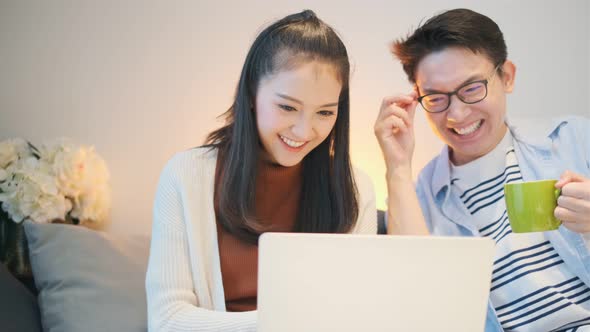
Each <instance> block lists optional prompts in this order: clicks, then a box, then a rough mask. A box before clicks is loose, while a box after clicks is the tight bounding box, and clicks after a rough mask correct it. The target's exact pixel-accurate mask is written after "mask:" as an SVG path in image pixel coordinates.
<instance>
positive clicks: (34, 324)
mask: <svg viewBox="0 0 590 332" xmlns="http://www.w3.org/2000/svg"><path fill="white" fill-rule="evenodd" d="M377 220H378V230H379V233H381V234H383V233H385V227H386V225H385V215H384V212H383V211H378V217H377ZM24 227H25V232H26V236H27V240H28V245H29V256H30V261H31V268H32V270H33V276H32V277H21V278H17V277H15V276H13V275H12V274H11V273H10V272H9V271H8V270H7V269H6V267H5V266H4V265H2V264H0V331H2V332H29V331H35V332H38V331H51V332H71V331H84V332H93V331H97V332H98V331H100V332H109V331H112V332H122V331H146V330H147V309H146V308H147V304H146V298H145V288H144V278H145V272H146V269H147V261H148V256H149V237H147V236H140V235H116V234H107V233H104V232H98V231H94V230H90V229H87V228H84V227H80V226H73V225H65V224H36V223H32V222H26V223H25V225H24Z"/></svg>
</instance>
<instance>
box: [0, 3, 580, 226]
mask: <svg viewBox="0 0 590 332" xmlns="http://www.w3.org/2000/svg"><path fill="white" fill-rule="evenodd" d="M457 7H466V8H470V9H473V10H476V11H479V12H481V13H483V14H485V15H487V16H489V17H491V18H492V19H493V20H494V21H496V22H497V23H498V24H499V26H500V28H501V29H502V30H503V32H504V34H505V39H506V42H507V44H508V53H509V58H510V59H511V60H513V61H514V62H515V63H516V65H517V76H516V87H515V90H514V92H513V94H512V95H511V96H510V97H509V107H508V114H509V115H510V116H511V117H513V118H519V119H524V120H526V121H538V120H539V119H543V118H550V117H554V116H559V115H566V114H577V115H583V116H590V24H589V21H590V5H589V2H588V1H586V0H563V1H538V0H537V1H507V0H496V1H483V0H481V1H458V0H447V1H444V3H443V2H441V1H435V0H414V1H398V0H387V1H378V0H364V1H347V0H340V1H330V0H314V1H276V0H274V1H270V0H269V1H257V0H250V1H237V0H236V1H228V0H215V1H214V0H201V1H188V0H187V1H181V0H172V1H163V0H162V1H147V0H146V1H140V0H117V1H115V0H103V1H86V0H76V1H74V0H53V1H42V0H36V1H34V0H0V140H2V139H6V138H10V137H22V138H25V139H28V140H30V141H33V142H40V141H43V140H45V139H51V138H55V137H61V136H65V137H71V138H72V139H73V140H74V141H75V142H78V143H83V144H90V145H94V146H95V147H96V149H97V151H98V152H99V153H100V154H101V155H102V156H103V157H104V159H105V160H106V162H107V164H108V166H109V169H110V172H111V184H112V189H113V210H112V216H111V219H112V220H111V223H110V225H109V226H108V231H110V232H123V233H142V234H148V233H149V232H150V230H151V213H152V202H153V197H154V193H155V188H156V184H157V180H158V177H159V173H160V171H161V169H162V167H163V166H164V164H165V163H166V161H167V160H168V159H169V158H170V157H171V156H172V155H173V154H174V153H176V152H178V151H181V150H185V149H187V148H191V147H194V146H197V145H200V144H201V143H202V142H203V139H204V138H205V136H206V134H207V133H208V132H209V131H211V130H212V129H215V128H217V127H218V126H220V125H221V124H222V122H221V121H220V120H218V119H217V116H218V115H220V114H221V113H223V112H224V111H225V110H226V109H227V108H228V107H229V106H230V104H231V100H232V97H233V94H234V89H235V84H236V82H237V79H238V76H239V74H240V70H241V67H242V64H243V61H244V57H245V55H246V52H247V50H248V48H249V46H250V44H251V43H252V41H253V39H254V38H255V36H256V34H257V33H258V32H259V31H260V30H261V29H262V28H263V27H264V26H266V25H267V24H269V23H271V22H272V21H274V20H276V19H279V18H281V17H283V16H285V15H287V14H290V13H293V12H297V11H300V10H302V9H306V8H309V9H312V10H314V11H315V12H316V13H317V14H318V16H319V17H320V18H321V19H323V20H324V21H326V22H327V23H328V24H330V25H332V26H333V27H334V28H335V29H336V30H337V31H338V32H339V33H340V35H341V36H342V39H343V40H344V42H345V44H346V46H347V48H348V51H349V54H350V57H351V62H352V65H353V73H352V81H351V103H352V116H351V117H352V119H351V121H352V127H351V135H352V158H353V163H354V164H355V165H356V166H358V167H360V168H361V169H363V170H365V171H366V172H367V173H368V174H369V175H370V176H371V178H372V179H373V181H374V184H375V189H376V191H377V206H378V207H379V208H385V195H386V187H385V182H384V174H385V165H384V163H383V161H382V158H381V153H380V150H379V147H378V144H377V141H376V139H375V137H374V135H373V123H374V121H375V118H376V116H377V113H378V110H379V105H380V103H381V99H382V98H383V97H384V96H386V95H389V94H394V93H399V92H408V91H410V89H411V87H410V85H409V83H408V82H407V80H406V76H405V74H404V73H403V71H402V69H401V66H400V65H399V63H398V62H397V61H395V60H394V59H393V57H392V56H391V55H390V53H389V49H388V44H389V43H390V42H391V41H392V40H393V39H396V38H399V37H403V36H406V35H407V34H408V33H409V32H411V31H412V30H413V29H414V28H415V27H417V26H418V25H419V23H420V22H422V21H424V20H425V19H427V18H429V17H430V16H432V15H434V14H436V13H439V12H440V11H442V10H445V9H452V8H457ZM416 126H417V127H416V132H417V148H416V150H417V151H416V154H415V157H414V168H415V173H416V174H417V172H418V171H419V169H421V168H422V167H423V166H424V165H425V164H426V163H427V162H428V160H430V159H431V158H432V157H433V156H434V155H435V154H437V153H438V152H439V151H440V149H441V147H442V145H441V143H439V142H438V140H437V139H436V137H434V135H433V134H432V132H431V131H430V128H429V127H428V124H427V123H426V120H425V117H424V114H423V111H421V110H419V111H418V112H417V120H416Z"/></svg>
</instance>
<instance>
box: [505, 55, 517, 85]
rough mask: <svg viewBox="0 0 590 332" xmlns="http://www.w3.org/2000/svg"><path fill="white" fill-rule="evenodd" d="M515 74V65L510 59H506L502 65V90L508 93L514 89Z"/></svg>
mask: <svg viewBox="0 0 590 332" xmlns="http://www.w3.org/2000/svg"><path fill="white" fill-rule="evenodd" d="M515 76H516V65H514V63H513V62H512V61H510V60H506V61H505V62H504V64H503V65H502V85H503V86H504V92H507V93H510V92H512V90H513V89H514V78H515Z"/></svg>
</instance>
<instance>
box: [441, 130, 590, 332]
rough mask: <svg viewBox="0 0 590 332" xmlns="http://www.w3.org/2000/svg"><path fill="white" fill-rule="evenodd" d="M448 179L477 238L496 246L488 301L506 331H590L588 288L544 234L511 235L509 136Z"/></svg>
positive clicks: (512, 157) (515, 177)
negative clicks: (506, 193) (506, 196)
mask: <svg viewBox="0 0 590 332" xmlns="http://www.w3.org/2000/svg"><path fill="white" fill-rule="evenodd" d="M451 177H452V181H451V183H452V192H453V194H454V195H457V196H458V197H459V199H460V200H461V201H462V202H463V204H464V205H465V207H466V209H467V211H468V212H469V213H470V214H471V220H472V222H473V223H474V224H475V225H476V227H477V229H478V230H479V233H480V235H481V236H485V237H489V238H492V239H493V240H494V241H495V242H496V254H495V261H494V267H493V274H492V285H491V289H490V299H491V302H492V305H493V306H494V308H495V310H496V315H497V317H498V319H499V321H500V324H501V325H502V327H503V328H504V330H505V331H531V332H540V331H567V332H570V331H578V332H582V331H590V288H589V287H588V286H587V285H585V284H584V283H583V282H582V281H581V280H580V279H579V278H578V277H576V276H575V275H574V274H572V273H571V272H570V271H569V269H568V268H567V266H566V265H565V263H564V262H563V260H562V259H561V257H560V256H559V254H558V253H557V252H556V251H555V249H554V248H553V246H552V245H551V243H550V242H549V241H547V239H546V238H545V237H544V236H543V233H542V232H536V233H520V234H515V233H512V229H511V228H510V223H509V222H508V216H507V214H506V204H505V202H504V184H506V183H511V182H522V176H521V173H520V169H519V167H518V160H517V159H516V154H515V152H514V148H513V147H512V136H511V135H510V132H509V131H507V133H506V135H505V136H504V138H503V139H502V142H501V143H500V144H499V145H498V146H496V148H495V149H494V150H493V151H491V152H490V153H488V154H486V155H485V156H483V157H481V158H479V159H477V160H474V161H472V162H470V163H468V164H465V165H461V166H454V165H451ZM554 232H555V231H554Z"/></svg>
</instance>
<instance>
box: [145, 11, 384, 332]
mask: <svg viewBox="0 0 590 332" xmlns="http://www.w3.org/2000/svg"><path fill="white" fill-rule="evenodd" d="M349 72H350V66H349V61H348V55H347V52H346V48H345V47H344V45H343V43H342V41H341V40H340V38H339V37H338V36H337V34H336V33H335V32H334V31H333V30H332V28H330V27H329V26H328V25H326V24H325V23H324V22H322V21H321V20H319V19H318V18H317V17H316V16H315V14H314V13H313V12H312V11H309V10H306V11H303V12H301V13H298V14H293V15H289V16H287V17H285V18H283V19H281V20H279V21H277V22H275V23H274V24H272V25H270V26H269V27H267V28H266V29H264V30H263V31H262V32H261V33H260V35H259V36H258V37H257V38H256V40H255V41H254V43H253V45H252V47H251V48H250V50H249V52H248V55H247V57H246V61H245V64H244V66H243V69H242V74H241V76H240V80H239V83H238V87H237V91H236V96H235V100H234V102H233V105H232V106H231V107H230V109H229V110H228V111H227V112H226V114H225V115H226V125H225V126H224V127H222V128H220V129H218V130H216V131H214V132H212V133H210V134H209V136H208V138H207V141H206V145H205V146H204V147H200V148H195V149H192V150H189V151H185V152H181V153H179V154H177V155H176V156H174V157H173V158H172V159H171V160H170V161H169V162H168V164H167V165H166V167H165V169H164V170H163V172H162V175H161V178H160V182H159V185H158V190H157V194H156V200H155V206H154V224H153V236H152V246H151V255H150V261H149V267H148V272H147V278H146V288H147V299H148V317H149V330H150V331H189V330H190V331H199V330H203V331H205V330H206V331H212V330H215V331H255V330H256V311H255V310H256V298H257V258H258V247H257V240H258V237H259V235H260V234H261V233H263V232H268V231H273V232H315V233H347V232H353V233H372V234H375V233H376V221H375V219H376V209H375V198H374V192H373V187H372V184H371V182H370V180H369V179H368V177H367V176H366V175H364V174H362V173H360V172H358V171H357V172H353V170H352V167H351V164H350V156H349Z"/></svg>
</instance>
